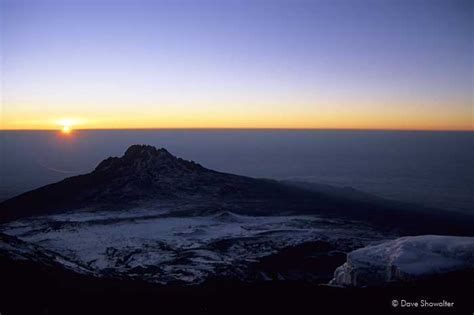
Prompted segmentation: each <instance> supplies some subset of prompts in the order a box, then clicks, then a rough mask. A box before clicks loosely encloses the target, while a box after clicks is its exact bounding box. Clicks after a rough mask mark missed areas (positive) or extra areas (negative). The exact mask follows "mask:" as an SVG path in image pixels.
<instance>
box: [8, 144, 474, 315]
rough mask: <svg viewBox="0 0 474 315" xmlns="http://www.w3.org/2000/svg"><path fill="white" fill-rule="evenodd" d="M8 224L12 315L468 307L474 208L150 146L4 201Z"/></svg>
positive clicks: (455, 309) (387, 310) (132, 149)
mask: <svg viewBox="0 0 474 315" xmlns="http://www.w3.org/2000/svg"><path fill="white" fill-rule="evenodd" d="M0 219H1V222H2V224H1V225H0V267H1V268H0V279H1V287H0V288H1V292H0V293H1V294H0V312H1V314H2V315H4V314H16V313H18V314H32V313H38V314H94V313H97V314H135V313H140V314H142V313H143V314H156V313H161V312H165V313H176V312H177V313H182V312H186V313H198V314H229V313H230V314H234V313H235V314H243V313H245V314H248V313H260V314H263V313H268V312H273V313H295V312H296V313H305V312H306V313H307V312H308V311H309V313H311V314H313V313H318V312H322V313H348V312H354V311H355V310H362V311H363V313H374V314H385V313H390V312H398V311H399V309H400V308H401V307H402V306H399V307H393V306H392V300H394V299H395V300H397V301H398V300H402V299H406V300H407V301H410V302H417V301H418V302H420V300H421V299H426V300H427V301H429V302H440V301H443V300H445V301H447V302H454V303H455V306H453V307H451V308H445V307H436V308H434V309H433V308H417V309H413V310H414V311H416V312H417V313H420V312H423V311H426V312H433V310H434V311H437V312H438V311H446V313H447V314H449V313H457V312H458V311H466V310H468V311H469V312H471V311H472V309H469V308H470V307H471V305H472V303H471V302H470V299H469V298H468V296H470V294H469V292H472V289H473V283H474V277H473V275H474V273H473V269H474V258H473V257H472V255H470V252H472V248H473V247H474V238H472V237H469V236H472V235H473V234H474V232H473V230H472V226H474V219H473V217H472V216H469V215H461V214H455V213H450V212H446V211H442V210H437V209H430V208H426V207H423V206H418V205H411V204H404V203H398V202H395V201H389V200H385V199H381V198H378V197H376V196H372V195H369V194H365V193H363V192H359V191H356V190H354V189H351V188H335V187H331V186H325V185H316V184H307V183H299V182H279V181H273V180H266V179H255V178H250V177H244V176H237V175H232V174H225V173H220V172H216V171H213V170H209V169H207V168H205V167H203V166H201V165H199V164H197V163H195V162H192V161H186V160H183V159H181V158H177V157H175V156H173V155H172V154H170V153H169V152H168V151H166V150H165V149H156V148H154V147H151V146H145V145H134V146H131V147H130V148H129V149H128V150H127V151H126V152H125V154H124V156H122V157H111V158H108V159H106V160H104V161H102V162H101V163H100V164H99V165H98V166H97V167H96V169H95V170H94V171H93V172H91V173H89V174H85V175H80V176H75V177H70V178H67V179H65V180H63V181H61V182H58V183H55V184H52V185H48V186H44V187H41V188H39V189H36V190H33V191H30V192H27V193H24V194H22V195H19V196H17V197H15V198H12V199H10V200H7V201H5V202H3V203H1V204H0ZM424 234H437V235H424ZM440 234H445V235H448V236H439V235H440ZM406 235H410V236H409V237H405V238H404V237H401V236H406ZM449 235H459V236H460V237H453V236H449ZM433 266H436V268H434V267H433ZM328 284H331V285H328ZM403 311H404V312H405V311H407V310H406V309H405V310H403Z"/></svg>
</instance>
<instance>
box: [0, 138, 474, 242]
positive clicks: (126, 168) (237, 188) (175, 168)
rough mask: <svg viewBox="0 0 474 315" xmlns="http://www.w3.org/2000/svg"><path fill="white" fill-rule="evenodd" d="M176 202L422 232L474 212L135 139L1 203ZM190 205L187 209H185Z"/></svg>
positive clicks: (20, 210)
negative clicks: (204, 161)
mask: <svg viewBox="0 0 474 315" xmlns="http://www.w3.org/2000/svg"><path fill="white" fill-rule="evenodd" d="M162 201H166V202H172V203H173V204H175V205H177V206H176V211H179V210H181V211H182V213H181V215H195V214H206V213H212V212H214V211H223V210H226V211H231V212H234V213H242V214H251V215H275V214H288V213H292V214H295V213H298V214H322V215H327V216H332V217H336V218H341V217H345V218H351V219H357V220H364V221H367V222H370V223H374V224H377V225H378V226H389V227H396V228H400V229H401V228H406V229H407V231H416V232H417V233H418V232H419V233H448V234H472V233H473V232H472V231H471V230H472V226H473V224H474V217H473V216H468V215H462V214H452V213H447V212H445V211H440V210H436V209H428V208H424V207H422V206H418V205H406V204H402V203H395V202H389V201H387V200H384V199H381V198H376V197H373V196H370V195H366V194H363V193H358V192H355V191H354V190H351V189H349V190H348V189H337V188H336V189H335V188H328V187H322V188H321V187H317V186H314V185H310V186H308V185H303V184H301V183H288V182H278V181H273V180H266V179H255V178H250V177H245V176H238V175H232V174H226V173H221V172H216V171H213V170H210V169H207V168H205V167H203V166H201V165H199V164H197V163H195V162H192V161H186V160H183V159H181V158H178V157H175V156H173V155H172V154H170V153H169V152H168V151H167V150H165V149H156V148H155V147H152V146H148V145H133V146H131V147H130V148H128V150H127V151H126V152H125V154H124V155H123V156H122V157H110V158H107V159H105V160H104V161H102V162H101V163H99V165H98V166H97V167H96V169H95V170H94V171H93V172H91V173H89V174H85V175H80V176H74V177H70V178H66V179H64V180H62V181H60V182H58V183H55V184H51V185H47V186H44V187H41V188H38V189H35V190H32V191H29V192H26V193H24V194H22V195H19V196H17V197H14V198H12V199H9V200H6V201H4V202H3V203H0V222H6V221H10V220H15V219H19V218H23V217H29V216H37V215H46V214H53V213H62V212H68V211H74V210H79V209H87V210H100V209H106V210H117V211H120V210H122V209H127V208H133V207H137V206H153V203H156V202H162ZM183 208H184V209H186V210H185V211H183Z"/></svg>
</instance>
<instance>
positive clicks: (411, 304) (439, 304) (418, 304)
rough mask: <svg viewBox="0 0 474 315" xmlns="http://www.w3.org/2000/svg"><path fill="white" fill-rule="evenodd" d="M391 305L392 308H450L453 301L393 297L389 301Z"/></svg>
mask: <svg viewBox="0 0 474 315" xmlns="http://www.w3.org/2000/svg"><path fill="white" fill-rule="evenodd" d="M391 305H392V307H394V308H450V307H454V302H450V301H446V300H440V301H430V300H425V299H421V300H413V301H409V300H404V299H400V300H398V299H394V300H392V301H391Z"/></svg>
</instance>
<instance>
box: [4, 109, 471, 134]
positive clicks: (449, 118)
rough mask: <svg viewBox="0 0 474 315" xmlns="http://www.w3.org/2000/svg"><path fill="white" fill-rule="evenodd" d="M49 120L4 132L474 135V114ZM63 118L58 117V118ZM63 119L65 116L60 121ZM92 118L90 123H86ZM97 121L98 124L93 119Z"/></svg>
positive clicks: (22, 120) (7, 122)
mask: <svg viewBox="0 0 474 315" xmlns="http://www.w3.org/2000/svg"><path fill="white" fill-rule="evenodd" d="M48 116H49V115H47V114H42V113H34V114H33V113H32V114H31V115H25V114H23V115H22V116H21V117H18V116H16V115H9V116H8V115H3V119H2V120H1V121H0V130H61V131H62V132H63V133H65V134H67V133H70V132H71V131H72V130H91V129H93V130H94V129H362V130H430V131H443V130H446V131H473V130H474V128H473V116H472V114H470V113H463V112H458V113H453V112H437V113H434V112H431V113H421V112H418V111H416V110H413V111H412V112H410V113H399V112H396V111H392V112H390V111H386V112H385V113H384V112H378V113H373V112H355V113H354V112H351V111H346V112H344V111H337V112H332V111H327V110H326V111H321V113H318V112H317V111H313V112H311V113H299V112H297V111H296V112H294V111H293V112H290V111H280V112H276V111H274V112H272V113H269V114H267V113H263V112H259V111H257V110H254V111H253V112H250V111H249V112H244V111H235V110H234V111H230V110H229V111H222V112H220V113H216V112H207V111H199V112H197V111H194V112H193V111H189V112H187V113H186V114H184V113H180V112H177V111H166V112H165V111H163V112H161V113H160V112H157V111H155V112H153V111H150V112H149V113H147V114H141V113H139V114H137V113H123V114H122V115H106V114H105V113H98V114H97V115H88V116H86V115H81V116H79V115H69V116H66V115H63V116H62V118H56V119H55V118H50V117H48ZM56 117H57V116H56ZM59 117H61V116H59ZM85 117H87V118H85ZM93 117H94V118H93Z"/></svg>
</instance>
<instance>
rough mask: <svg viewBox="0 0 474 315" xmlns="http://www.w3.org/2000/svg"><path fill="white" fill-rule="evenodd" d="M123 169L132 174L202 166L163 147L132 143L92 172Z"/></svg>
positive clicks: (191, 169)
mask: <svg viewBox="0 0 474 315" xmlns="http://www.w3.org/2000/svg"><path fill="white" fill-rule="evenodd" d="M123 170H129V171H132V170H133V173H134V175H139V174H141V173H144V172H146V173H148V174H151V173H154V174H156V173H162V172H163V171H167V172H173V171H175V172H180V171H187V172H190V171H196V170H204V168H203V167H202V166H201V165H199V164H197V163H195V162H193V161H186V160H183V159H181V158H178V157H176V156H174V155H172V154H171V153H170V152H168V150H166V149H165V148H159V149H157V148H156V147H154V146H151V145H144V144H134V145H132V146H130V147H129V148H128V149H127V150H126V151H125V154H124V155H123V156H122V157H109V158H107V159H105V160H103V161H102V162H100V163H99V165H98V166H97V167H96V169H95V171H94V172H117V173H118V172H120V173H122V171H123Z"/></svg>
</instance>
